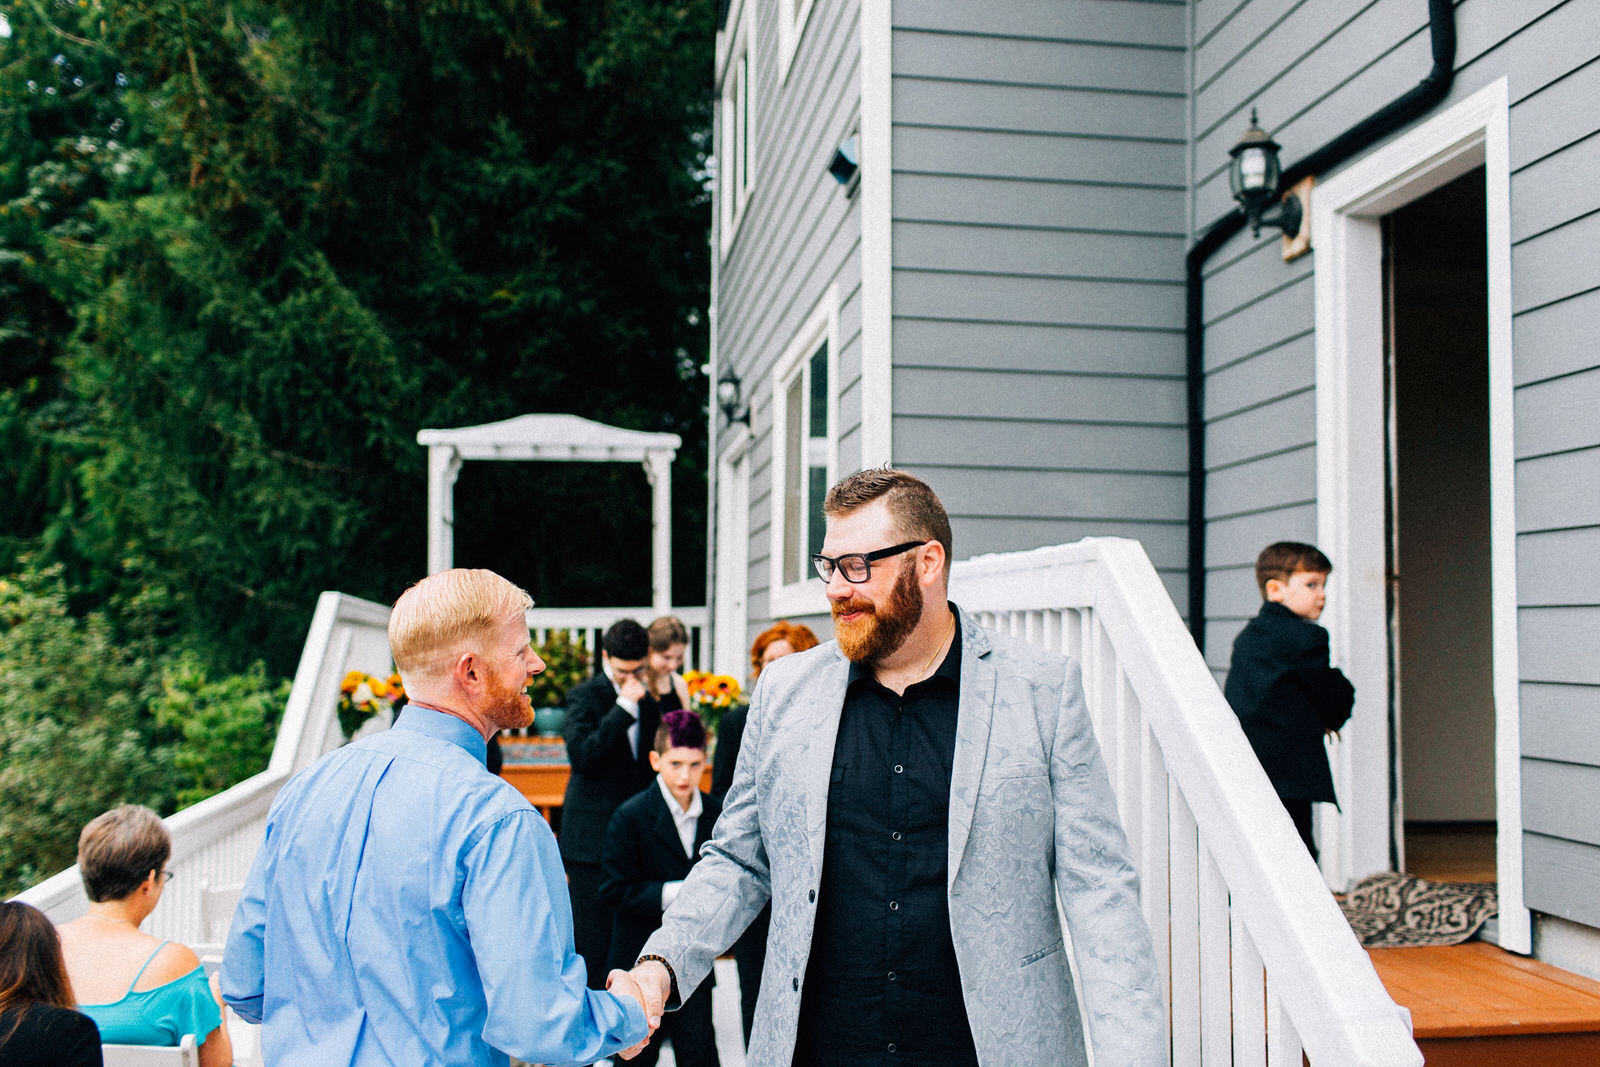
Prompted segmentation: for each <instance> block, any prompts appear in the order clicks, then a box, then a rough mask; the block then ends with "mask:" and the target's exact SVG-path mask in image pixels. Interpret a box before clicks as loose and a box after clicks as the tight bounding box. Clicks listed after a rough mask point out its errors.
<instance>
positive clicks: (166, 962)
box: [134, 941, 200, 990]
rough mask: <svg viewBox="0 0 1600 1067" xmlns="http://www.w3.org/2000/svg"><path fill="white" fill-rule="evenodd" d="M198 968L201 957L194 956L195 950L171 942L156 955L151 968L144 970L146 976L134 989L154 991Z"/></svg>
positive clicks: (142, 977)
mask: <svg viewBox="0 0 1600 1067" xmlns="http://www.w3.org/2000/svg"><path fill="white" fill-rule="evenodd" d="M198 966H200V957H199V956H196V955H195V954H194V950H193V949H191V948H190V947H189V946H187V945H180V944H178V942H176V941H169V942H167V943H166V944H165V945H162V946H161V950H160V951H159V952H157V953H156V954H155V957H154V958H153V959H152V960H151V961H150V966H148V967H146V968H145V969H144V974H143V975H142V976H141V977H140V978H139V982H138V984H137V985H136V986H135V987H134V988H135V989H140V990H143V989H154V988H155V987H156V986H158V985H166V984H167V983H168V982H173V981H176V980H178V979H179V978H182V977H183V976H184V975H186V974H188V973H189V972H190V971H192V970H194V969H195V968H196V967H198Z"/></svg>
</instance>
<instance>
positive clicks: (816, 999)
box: [794, 634, 978, 1067]
mask: <svg viewBox="0 0 1600 1067" xmlns="http://www.w3.org/2000/svg"><path fill="white" fill-rule="evenodd" d="M960 695H961V640H960V635H959V634H958V635H957V638H956V640H955V641H953V642H952V643H951V646H950V651H949V653H947V654H946V656H945V659H944V662H943V664H941V665H940V667H939V669H938V671H937V672H935V673H934V675H933V676H932V677H931V678H928V679H926V680H925V681H922V682H918V683H917V684H916V685H913V686H910V687H909V688H907V689H906V691H905V695H904V696H899V695H897V694H895V693H894V691H893V690H890V689H886V688H884V687H883V686H881V685H879V684H878V682H877V681H876V679H874V678H873V676H872V671H871V669H870V668H867V667H863V666H860V665H855V666H852V667H851V669H850V681H849V684H848V686H847V688H846V690H845V698H844V710H843V713H842V714H841V716H840V719H839V734H838V740H837V742H836V743H835V747H834V753H833V774H832V779H831V783H830V785H829V787H828V826H827V838H826V843H825V846H824V852H823V860H822V885H821V890H820V895H819V897H818V900H817V922H816V929H815V931H814V932H813V934H812V938H811V960H810V963H809V964H808V966H807V970H806V984H805V989H804V992H803V994H802V997H801V1002H800V1027H799V1033H798V1035H797V1041H796V1046H795V1055H794V1063H795V1067H812V1065H816V1067H821V1065H823V1064H842V1063H848V1064H851V1065H852V1067H856V1065H861V1067H868V1065H883V1067H889V1065H893V1064H901V1063H905V1064H912V1063H915V1064H917V1065H918V1067H925V1065H932V1067H968V1065H971V1067H976V1064H977V1062H978V1057H977V1052H976V1051H975V1050H974V1048H973V1044H972V1031H971V1028H970V1027H969V1025H968V1023H967V1013H966V1006H965V1003H964V1001H963V1000H962V996H961V975H960V972H959V970H958V969H957V966H956V953H955V945H954V943H953V942H952V941H951V937H950V907H949V901H948V900H947V898H946V896H945V892H946V889H945V885H946V880H947V879H946V874H947V869H948V866H949V848H950V843H949V822H950V771H951V766H952V764H953V763H954V760H955V748H956V711H957V707H958V705H959V701H960Z"/></svg>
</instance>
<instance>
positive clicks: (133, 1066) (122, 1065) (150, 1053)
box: [101, 1034, 200, 1067]
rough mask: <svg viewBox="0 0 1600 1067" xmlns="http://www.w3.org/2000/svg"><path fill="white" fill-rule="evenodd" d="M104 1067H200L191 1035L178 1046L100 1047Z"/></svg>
mask: <svg viewBox="0 0 1600 1067" xmlns="http://www.w3.org/2000/svg"><path fill="white" fill-rule="evenodd" d="M101 1054H102V1055H103V1056H104V1058H105V1067H200V1049H199V1047H198V1046H197V1045H196V1044H195V1043H194V1035H193V1034H184V1035H183V1042H182V1043H181V1044H178V1045H102V1046H101Z"/></svg>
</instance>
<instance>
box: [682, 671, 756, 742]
mask: <svg viewBox="0 0 1600 1067" xmlns="http://www.w3.org/2000/svg"><path fill="white" fill-rule="evenodd" d="M683 680H684V681H685V682H686V683H688V686H689V705H690V710H691V711H695V712H697V713H699V715H700V719H701V721H702V722H704V723H705V724H706V729H707V730H709V731H711V732H712V733H715V732H716V730H717V724H718V723H719V722H721V721H722V714H723V712H725V711H727V710H728V709H729V708H732V707H736V706H738V705H740V704H743V703H745V697H744V689H743V687H742V686H740V685H739V679H737V678H735V677H733V676H732V675H729V674H712V673H711V672H710V671H684V672H683Z"/></svg>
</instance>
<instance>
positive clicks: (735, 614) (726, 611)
mask: <svg viewBox="0 0 1600 1067" xmlns="http://www.w3.org/2000/svg"><path fill="white" fill-rule="evenodd" d="M726 432H727V436H728V438H729V444H728V447H727V448H725V449H724V450H723V452H722V455H721V456H719V457H718V458H717V500H716V508H717V513H716V523H717V551H716V568H717V569H716V575H715V581H713V582H712V585H711V587H712V589H713V590H714V593H713V595H714V596H715V598H716V602H715V606H714V608H713V612H712V619H713V624H712V631H711V639H712V649H711V669H712V670H713V671H715V672H716V673H718V674H727V675H731V676H733V677H734V678H739V679H743V678H744V677H745V673H746V671H747V670H748V668H749V662H748V661H747V660H746V659H745V652H746V646H745V633H746V631H747V630H748V629H749V623H750V442H751V435H750V431H749V429H747V428H746V427H744V426H742V425H739V424H737V423H735V424H734V425H733V426H732V427H730V428H729V430H728V431H726Z"/></svg>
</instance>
